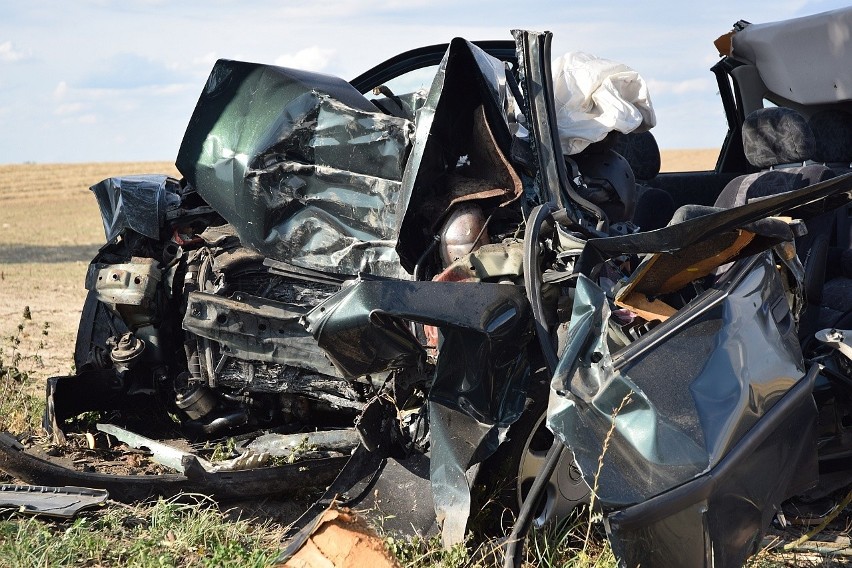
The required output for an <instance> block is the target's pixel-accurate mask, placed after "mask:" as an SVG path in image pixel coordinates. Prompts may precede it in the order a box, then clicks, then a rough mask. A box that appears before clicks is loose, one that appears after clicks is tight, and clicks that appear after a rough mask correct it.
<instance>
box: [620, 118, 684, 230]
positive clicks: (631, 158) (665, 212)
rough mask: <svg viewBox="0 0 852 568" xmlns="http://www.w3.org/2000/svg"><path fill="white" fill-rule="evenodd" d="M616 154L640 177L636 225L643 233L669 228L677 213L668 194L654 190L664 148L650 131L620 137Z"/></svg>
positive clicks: (637, 186) (638, 178)
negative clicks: (661, 150) (653, 182)
mask: <svg viewBox="0 0 852 568" xmlns="http://www.w3.org/2000/svg"><path fill="white" fill-rule="evenodd" d="M613 150H615V151H616V152H618V153H619V154H621V155H622V156H624V159H625V160H627V163H628V164H630V167H631V169H632V170H633V175H634V176H635V177H636V189H637V197H636V208H635V210H634V212H633V219H632V222H633V224H634V225H636V226H637V227H639V228H640V229H641V230H643V231H653V230H654V229H660V228H662V227H665V226H666V225H667V224H668V222H669V221H670V220H671V218H672V216H673V215H674V212H675V204H674V200H673V199H672V197H671V195H669V193H668V192H667V191H663V190H662V189H659V188H656V187H653V186H652V180H653V179H654V178H655V177H657V175H658V174H659V173H660V147H659V146H658V145H657V140H656V139H655V138H654V135H653V134H651V132H650V131H646V132H631V133H629V134H621V135H620V136H618V138H617V140H616V142H615V145H614V146H613Z"/></svg>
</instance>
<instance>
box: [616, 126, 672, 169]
mask: <svg viewBox="0 0 852 568" xmlns="http://www.w3.org/2000/svg"><path fill="white" fill-rule="evenodd" d="M612 149H613V150H615V151H616V152H618V153H619V154H621V155H622V156H624V159H625V160H627V163H628V164H630V168H631V169H632V170H633V175H634V176H636V179H638V180H640V181H649V180H652V179H654V178H655V177H657V174H659V173H660V147H659V146H657V140H656V139H655V138H654V135H653V134H651V132H650V131H646V132H631V133H629V134H620V135H619V136H618V139H617V140H616V142H615V145H614V146H613V148H612Z"/></svg>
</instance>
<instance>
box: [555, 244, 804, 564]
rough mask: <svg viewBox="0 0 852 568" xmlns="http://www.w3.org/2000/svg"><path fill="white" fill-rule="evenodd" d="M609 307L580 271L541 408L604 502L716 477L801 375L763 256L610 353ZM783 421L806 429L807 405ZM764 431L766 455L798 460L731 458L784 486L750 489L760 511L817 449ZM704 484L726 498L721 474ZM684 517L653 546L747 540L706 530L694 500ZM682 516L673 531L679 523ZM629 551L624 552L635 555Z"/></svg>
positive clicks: (607, 505) (670, 523)
mask: <svg viewBox="0 0 852 568" xmlns="http://www.w3.org/2000/svg"><path fill="white" fill-rule="evenodd" d="M608 305H609V304H608V301H607V298H606V296H605V295H604V292H603V290H601V289H600V288H599V287H597V286H596V285H595V284H594V283H592V282H591V281H590V280H589V279H588V278H586V277H585V276H580V278H579V280H578V282H577V290H576V296H575V301H574V308H573V313H572V319H571V327H570V330H569V338H568V341H567V346H566V348H565V351H564V353H563V354H562V357H561V359H560V363H559V366H558V367H557V370H556V373H555V374H554V378H553V381H552V384H551V397H550V403H549V408H548V427H549V428H550V429H551V430H552V431H553V432H554V433H555V434H556V435H557V436H558V437H559V438H560V439H561V440H562V441H563V443H565V444H566V445H567V446H568V447H569V448H570V449H571V450H573V451H574V455H575V458H576V460H577V463H578V464H579V466H580V469H581V470H582V472H583V475H584V477H585V478H586V480H587V481H588V482H589V483H593V482H594V483H595V485H596V487H597V499H598V501H599V502H600V503H601V506H602V507H603V508H604V510H605V511H613V510H616V509H623V508H624V507H629V506H632V505H635V504H637V503H643V502H645V501H648V500H649V499H654V498H656V497H657V496H660V495H665V494H667V492H669V491H672V490H676V489H675V488H678V487H679V486H682V485H683V484H688V483H690V482H693V481H694V480H696V479H699V478H701V477H702V476H707V475H712V472H714V471H717V470H718V468H720V467H722V466H721V465H720V464H722V463H723V461H724V460H725V459H727V456H729V455H731V454H733V453H734V452H735V450H736V448H737V446H738V444H741V443H743V440H744V439H745V437H746V436H747V434H748V433H749V432H751V431H752V430H753V429H754V428H761V429H763V428H767V427H768V426H767V424H768V423H765V421H764V418H765V417H766V416H767V415H768V413H769V412H770V411H771V409H772V408H773V407H775V406H776V405H778V404H781V401H783V400H786V398H787V396H788V393H790V392H791V391H792V390H793V389H795V388H797V385H801V383H802V378H803V376H804V375H805V369H804V367H803V365H804V364H803V361H802V355H801V351H800V348H799V344H798V339H797V337H796V330H795V324H794V320H793V317H792V314H791V313H790V310H789V306H788V304H787V300H786V298H785V296H784V290H783V286H782V284H781V282H780V276H779V274H778V270H777V268H776V266H775V262H774V260H773V258H772V257H771V255H770V253H765V254H762V255H757V256H754V257H751V258H750V259H747V260H743V261H741V262H740V263H738V264H736V265H735V266H734V268H733V269H731V270H730V271H729V272H728V273H726V275H725V276H724V277H723V279H722V281H721V282H720V283H718V284H717V285H716V286H715V287H714V288H713V289H711V290H709V291H708V292H706V293H705V294H704V295H703V296H701V297H699V298H697V299H696V300H693V301H692V302H691V303H690V304H689V305H688V306H687V307H685V308H683V309H681V310H680V311H679V312H678V314H677V315H676V316H674V317H672V318H670V319H668V320H667V321H666V322H665V323H663V324H660V325H659V326H658V327H656V328H655V329H654V331H653V332H652V333H649V334H647V335H646V336H644V337H642V338H641V339H639V340H637V341H635V342H634V343H632V344H631V345H629V346H628V347H626V348H624V349H623V350H622V351H620V352H619V353H618V354H617V355H615V356H613V355H612V354H611V352H610V350H609V346H608V343H607V331H606V330H607V322H608V319H609V307H608ZM661 378H665V380H661ZM803 408H804V407H803ZM788 419H789V420H791V421H794V422H795V424H797V426H796V428H799V429H800V431H801V432H803V433H804V434H807V433H808V432H811V431H812V424H811V423H810V422H809V421H811V420H812V419H813V416H812V413H811V412H810V411H806V410H801V412H800V413H798V414H794V415H791V416H790V417H789V418H788ZM785 427H787V426H785ZM766 436H768V439H770V440H771V441H770V442H767V443H766V445H765V446H764V447H763V450H762V452H763V453H767V454H769V455H775V456H786V455H788V454H787V450H788V449H789V450H790V451H791V452H792V453H791V454H789V455H790V457H791V459H792V458H793V457H795V458H796V459H800V458H801V460H803V461H801V462H797V461H792V462H790V463H788V464H786V465H785V466H784V467H781V466H780V465H779V464H778V463H776V460H774V459H767V460H764V459H763V457H761V455H757V454H755V455H747V456H744V457H738V458H736V459H737V460H739V463H740V465H739V467H742V468H746V469H747V470H748V471H750V472H752V475H753V478H754V479H761V482H760V484H758V485H759V487H764V488H765V487H776V486H781V487H783V488H784V489H785V490H784V491H775V490H772V491H764V492H763V493H759V492H758V493H759V495H757V494H754V495H752V494H750V496H749V499H756V500H758V501H760V502H761V504H762V505H764V506H761V507H758V508H757V511H758V512H760V514H762V515H764V517H765V514H764V513H762V511H766V510H771V507H769V508H768V507H767V506H771V505H777V504H778V503H780V500H779V497H780V498H781V499H784V498H787V497H789V496H790V495H792V493H786V492H785V491H786V490H787V489H790V490H792V487H790V483H788V482H789V481H790V474H789V472H790V471H792V470H796V469H797V468H798V465H794V464H801V465H802V467H804V466H805V464H807V463H810V462H812V461H813V459H815V451H816V449H815V447H816V446H815V443H814V441H813V440H809V441H807V442H802V441H801V440H797V441H795V442H794V441H793V440H792V439H788V438H787V437H785V436H784V435H781V434H780V433H779V434H774V433H767V434H766ZM806 448H809V449H810V452H812V453H813V455H812V456H811V455H807V452H806V451H805V449H806ZM601 455H603V456H604V457H603V465H602V466H601V467H600V469H599V459H600V456H601ZM805 458H808V459H805ZM802 471H810V472H811V473H813V471H812V470H802ZM804 477H805V478H807V481H808V482H810V481H813V479H814V478H812V477H811V478H808V476H807V475H804ZM776 482H778V483H777V484H776ZM707 487H708V488H709V489H708V492H707V498H708V499H709V500H710V501H714V500H716V501H718V500H720V499H721V500H724V499H727V498H726V497H724V496H723V495H721V494H719V493H716V491H721V490H723V488H724V487H726V485H725V484H724V483H720V484H719V485H718V487H717V486H714V485H713V484H712V483H711V484H710V485H708V486H707ZM759 487H757V486H756V487H755V490H757V489H758V488H759ZM799 488H801V483H800V484H799ZM684 514H687V515H698V517H699V520H698V522H696V521H695V520H691V521H690V522H689V523H686V522H684V518H683V517H682V518H679V519H675V518H672V519H668V520H667V521H666V522H665V523H663V524H664V525H665V526H666V527H668V529H665V528H664V527H663V525H660V524H658V525H657V526H656V527H655V528H653V530H655V531H656V530H671V531H673V534H680V535H681V536H683V537H684V538H683V539H681V538H675V539H672V538H671V536H667V537H666V538H657V539H656V540H654V543H655V547H668V546H675V544H673V543H674V542H677V543H678V544H677V546H686V544H685V542H689V546H690V547H696V546H697V547H699V548H698V549H697V550H698V552H696V550H695V549H693V550H690V552H689V554H698V553H700V554H704V552H705V550H704V545H705V544H706V545H707V546H712V548H713V549H715V548H716V547H719V550H721V549H728V548H730V549H731V550H738V551H742V547H743V546H744V544H743V543H740V542H735V541H736V539H738V538H740V537H741V536H742V535H739V534H736V531H735V530H734V525H733V524H726V523H718V524H714V525H713V526H712V527H707V526H706V524H705V523H703V522H701V521H700V518H701V515H702V514H703V513H702V512H701V511H700V510H699V509H696V508H690V509H689V511H687V512H686V513H684ZM667 517H668V511H666V510H665V508H662V509H658V510H656V511H655V512H654V515H652V518H653V519H657V520H659V519H663V518H667ZM770 517H771V515H770ZM768 520H769V519H766V518H763V517H761V519H759V521H760V523H758V524H756V525H753V526H752V527H751V528H752V529H754V531H755V533H762V531H763V530H765V528H766V526H767V525H766V523H764V522H763V521H766V522H768ZM654 522H657V521H654ZM660 522H662V521H660ZM679 523H682V528H681V529H680V531H681V532H680V533H678V532H677V531H676V530H675V527H677V526H678V524H679ZM761 523H762V524H761ZM701 527H704V529H701ZM619 530H620V529H619V528H618V526H613V527H612V534H613V535H614V537H613V538H614V542H618V539H619V538H622V537H621V535H620V534H619V533H618V531H619ZM636 530H639V531H640V532H639V533H636V534H632V535H631V536H628V537H626V538H628V539H630V538H641V537H640V536H639V535H640V534H641V530H640V529H638V528H637V529H636ZM648 530H651V529H648ZM702 530H704V531H706V534H703V536H702V540H701V542H696V541H695V540H694V539H692V540H689V539H688V538H687V536H688V535H687V533H689V531H699V533H701V531H702ZM658 536H659V535H658ZM692 536H695V535H692ZM699 536H700V535H699ZM664 543H666V544H664ZM655 549H656V548H655ZM627 554H628V557H629V558H632V557H633V555H634V554H635V553H632V552H628V553H627ZM684 554H685V553H684ZM699 558H703V556H699ZM743 558H744V556H743ZM716 560H717V561H718V560H719V558H718V557H717V558H716ZM650 564H654V563H653V562H651V563H650ZM629 565H634V564H632V563H630V564H629ZM642 565H647V564H646V563H645V562H642ZM683 565H698V564H692V563H691V562H687V563H685V564H683ZM707 565H708V566H709V565H710V564H707ZM725 565H728V564H725ZM730 565H735V564H730Z"/></svg>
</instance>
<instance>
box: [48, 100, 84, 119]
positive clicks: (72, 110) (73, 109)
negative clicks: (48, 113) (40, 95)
mask: <svg viewBox="0 0 852 568" xmlns="http://www.w3.org/2000/svg"><path fill="white" fill-rule="evenodd" d="M81 110H83V103H65V104H61V105H59V106H58V107H56V109H54V111H53V114H55V115H57V116H64V115H69V114H76V113H78V112H80V111H81Z"/></svg>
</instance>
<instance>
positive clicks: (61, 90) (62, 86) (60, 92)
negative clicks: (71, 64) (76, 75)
mask: <svg viewBox="0 0 852 568" xmlns="http://www.w3.org/2000/svg"><path fill="white" fill-rule="evenodd" d="M67 94H68V83H66V82H65V81H59V83H57V84H56V88H55V89H53V98H54V99H56V100H57V101H61V100H62V99H64V98H65V95H67Z"/></svg>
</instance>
